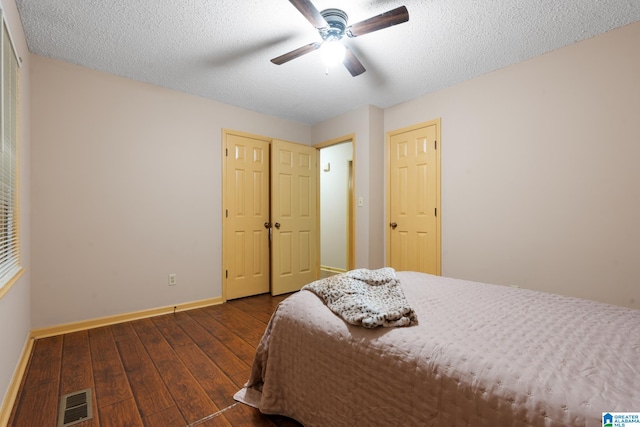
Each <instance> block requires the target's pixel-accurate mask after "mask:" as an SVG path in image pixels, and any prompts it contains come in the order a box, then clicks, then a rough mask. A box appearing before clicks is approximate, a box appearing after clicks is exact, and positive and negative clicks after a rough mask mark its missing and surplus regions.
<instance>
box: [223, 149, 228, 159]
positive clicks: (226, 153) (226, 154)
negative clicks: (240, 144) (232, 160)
mask: <svg viewBox="0 0 640 427" xmlns="http://www.w3.org/2000/svg"><path fill="white" fill-rule="evenodd" d="M224 155H225V156H226V157H229V149H228V148H225V149H224Z"/></svg>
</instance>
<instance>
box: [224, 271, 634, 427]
mask: <svg viewBox="0 0 640 427" xmlns="http://www.w3.org/2000/svg"><path fill="white" fill-rule="evenodd" d="M396 274H397V278H398V279H399V281H400V283H401V287H402V290H403V292H404V295H405V296H406V299H407V301H408V302H409V303H410V304H411V306H412V308H413V309H414V310H415V313H416V315H417V318H418V324H417V325H413V326H408V327H395V328H383V327H378V328H375V329H366V328H363V327H361V326H353V325H350V324H347V323H346V322H345V321H344V320H342V319H341V318H340V317H338V316H336V315H335V314H334V313H333V312H331V311H330V310H329V309H328V308H327V307H326V306H325V304H324V303H323V301H322V300H321V299H320V298H318V296H316V295H315V294H314V293H312V292H309V291H300V292H297V293H295V294H293V295H291V296H290V297H288V298H287V299H285V300H284V301H283V302H281V303H280V305H279V306H278V308H277V310H276V311H275V312H274V314H273V316H272V318H271V321H270V323H269V325H268V327H267V330H266V331H265V334H264V336H263V338H262V341H261V342H260V345H259V346H258V349H257V352H256V358H255V361H254V364H253V367H252V372H251V377H250V378H249V381H248V382H247V384H246V386H245V387H244V388H243V389H242V390H240V391H239V392H238V393H236V395H235V398H236V399H237V400H239V401H241V402H243V403H246V404H249V405H251V406H254V407H257V408H258V409H260V411H261V412H263V413H267V414H280V415H284V416H288V417H290V418H293V419H295V420H297V421H299V422H301V423H302V424H304V425H305V426H380V425H384V426H394V425H403V426H410V425H411V426H413V425H416V426H417V425H439V426H601V425H602V414H603V412H625V411H626V412H628V411H640V310H634V309H630V308H624V307H618V306H614V305H608V304H604V303H599V302H594V301H589V300H584V299H578V298H570V297H565V296H560V295H555V294H550V293H543V292H536V291H531V290H525V289H518V288H512V287H508V286H498V285H490V284H483V283H477V282H470V281H464V280H456V279H451V278H444V277H439V276H432V275H428V274H423V273H416V272H397V273H396Z"/></svg>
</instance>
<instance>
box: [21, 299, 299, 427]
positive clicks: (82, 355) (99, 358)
mask: <svg viewBox="0 0 640 427" xmlns="http://www.w3.org/2000/svg"><path fill="white" fill-rule="evenodd" d="M285 297H286V295H285V296H280V297H271V296H270V295H268V294H265V295H258V296H254V297H249V298H243V299H239V300H233V301H229V302H227V303H226V304H221V305H216V306H211V307H206V308H201V309H195V310H190V311H185V312H178V313H175V314H167V315H163V316H157V317H152V318H148V319H142V320H136V321H132V322H126V323H120V324H116V325H111V326H106V327H101V328H95V329H90V330H87V331H81V332H74V333H70V334H64V335H59V336H55V337H50V338H43V339H39V340H37V341H36V342H35V344H34V347H33V351H32V354H31V358H30V361H29V365H28V367H27V371H26V372H25V376H24V378H23V381H22V384H21V386H20V391H19V393H18V397H17V399H16V404H15V406H14V408H13V411H12V414H11V418H10V420H9V426H15V427H31V426H52V427H53V426H56V425H57V422H58V405H59V402H60V398H61V397H62V396H63V395H65V394H67V393H71V392H74V391H79V390H83V389H86V388H91V389H92V390H93V394H94V399H93V414H94V415H93V418H92V419H90V420H86V421H83V422H81V423H78V424H76V425H77V426H78V427H107V426H114V427H136V426H148V427H163V426H167V427H177V426H192V425H193V426H195V425H197V426H202V427H210V426H265V427H274V426H286V427H294V426H295V427H299V426H300V424H299V423H297V422H296V421H294V420H290V419H288V418H285V417H279V416H267V415H263V414H261V413H260V412H259V411H258V410H256V409H254V408H251V407H248V406H246V405H243V404H240V403H237V402H235V401H234V400H233V395H234V393H235V392H236V391H238V390H239V389H240V388H241V387H242V385H243V384H244V383H245V382H246V381H247V379H248V378H249V372H250V369H251V364H252V363H253V356H254V353H255V349H256V346H257V345H258V342H259V341H260V338H261V337H262V334H263V332H264V330H265V327H266V325H267V322H268V321H269V318H270V316H271V314H272V313H273V311H274V310H275V308H276V306H277V304H278V303H279V302H280V301H281V300H282V299H284V298H285Z"/></svg>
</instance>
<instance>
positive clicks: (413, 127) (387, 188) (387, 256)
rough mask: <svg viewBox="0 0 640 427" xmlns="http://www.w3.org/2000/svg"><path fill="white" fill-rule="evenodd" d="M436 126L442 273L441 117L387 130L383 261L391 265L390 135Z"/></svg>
mask: <svg viewBox="0 0 640 427" xmlns="http://www.w3.org/2000/svg"><path fill="white" fill-rule="evenodd" d="M433 125H435V126H436V153H435V154H436V165H435V167H436V274H437V275H438V276H440V275H442V191H441V179H440V178H441V176H440V175H441V155H440V153H441V151H442V138H441V136H440V135H441V119H440V118H437V119H433V120H429V121H426V122H423V123H418V124H415V125H411V126H407V127H404V128H401V129H395V130H392V131H389V132H387V134H386V138H385V153H384V155H385V159H384V162H385V205H386V208H385V230H386V232H385V239H386V244H385V263H386V265H391V227H390V224H389V221H390V218H391V192H390V189H391V137H392V136H395V135H398V134H401V133H405V132H410V131H413V130H416V129H420V128H424V127H428V126H433Z"/></svg>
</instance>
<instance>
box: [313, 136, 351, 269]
mask: <svg viewBox="0 0 640 427" xmlns="http://www.w3.org/2000/svg"><path fill="white" fill-rule="evenodd" d="M345 142H351V150H352V151H353V152H352V154H351V176H349V179H350V183H351V186H350V189H349V206H348V208H349V218H348V221H349V237H348V242H347V254H348V255H347V270H353V269H354V268H355V263H356V194H357V193H356V179H355V176H356V134H355V133H351V134H348V135H344V136H339V137H337V138H333V139H330V140H328V141H323V142H320V143H318V144H315V145H313V147H314V148H315V149H317V150H318V151H319V150H320V149H322V148H326V147H331V146H332V145H338V144H342V143H345ZM318 175H320V168H318ZM318 186H320V176H318ZM317 206H318V213H319V212H320V191H318V205H317ZM318 230H320V215H319V214H318ZM319 254H320V239H319V238H318V259H319V258H320V255H319ZM318 271H319V270H318Z"/></svg>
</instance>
